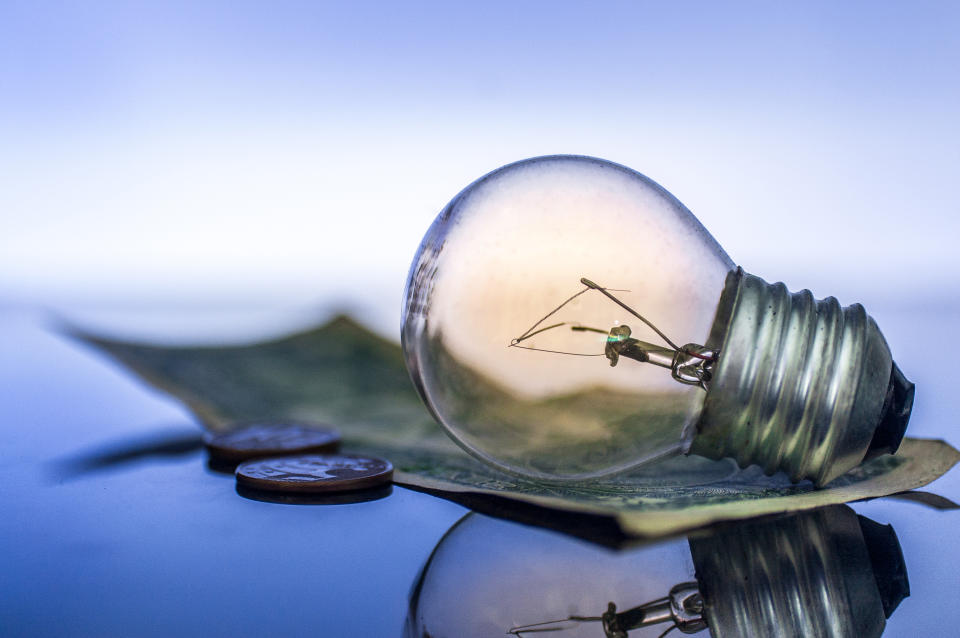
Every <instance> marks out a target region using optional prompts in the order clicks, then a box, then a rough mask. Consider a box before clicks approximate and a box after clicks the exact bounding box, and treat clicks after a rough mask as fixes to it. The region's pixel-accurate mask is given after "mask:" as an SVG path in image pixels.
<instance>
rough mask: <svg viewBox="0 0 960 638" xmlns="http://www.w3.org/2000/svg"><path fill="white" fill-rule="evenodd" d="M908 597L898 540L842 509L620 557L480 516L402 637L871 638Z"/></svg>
mask: <svg viewBox="0 0 960 638" xmlns="http://www.w3.org/2000/svg"><path fill="white" fill-rule="evenodd" d="M579 530H580V531H582V530H583V528H582V527H580V528H579ZM909 595H910V584H909V581H908V578H907V571H906V564H905V563H904V560H903V554H902V552H901V549H900V543H899V541H898V540H897V535H896V533H895V532H894V531H893V528H892V527H890V526H888V525H881V524H879V523H876V522H874V521H872V520H870V519H868V518H865V517H863V516H858V515H857V513H856V512H854V511H853V510H852V509H850V508H849V507H847V506H845V505H832V506H829V507H825V508H820V509H817V510H811V511H806V512H798V513H793V514H790V515H787V516H783V517H780V518H773V519H771V518H765V519H759V520H758V519H754V520H750V521H744V522H740V523H737V524H732V525H724V526H722V527H719V528H716V529H713V530H701V531H700V532H698V533H696V534H692V535H691V536H690V537H689V538H688V539H686V540H684V539H682V538H679V539H669V540H664V541H659V542H655V543H650V544H646V545H644V546H642V547H639V548H634V549H630V550H627V551H622V552H614V551H610V549H609V548H606V547H597V546H594V545H593V544H591V543H587V542H583V541H582V540H580V539H572V538H569V537H567V536H565V535H563V534H560V533H557V532H552V531H546V530H542V529H537V528H533V527H528V526H526V525H517V524H515V523H511V522H508V521H504V520H499V519H493V518H488V517H485V516H481V515H479V514H476V513H473V512H471V513H469V514H467V515H466V516H465V517H464V518H462V519H461V520H460V521H459V522H458V523H457V524H456V525H454V526H453V527H452V528H451V529H450V530H449V531H448V532H447V533H446V534H445V535H444V537H443V538H442V539H441V541H440V542H439V543H438V544H437V547H436V548H435V549H434V551H433V553H432V554H431V556H430V558H429V560H428V561H427V563H426V565H425V566H424V568H423V570H422V571H421V573H420V576H419V577H418V579H417V582H416V583H415V585H414V587H413V589H412V590H411V594H410V607H409V613H408V616H407V623H406V627H405V632H404V636H406V637H407V638H423V637H424V636H457V637H459V638H473V637H480V636H517V637H523V638H534V636H540V635H550V636H557V637H558V638H560V637H564V638H574V637H577V636H584V637H586V636H594V637H596V636H607V637H608V638H625V637H629V638H657V637H658V636H664V635H668V636H675V635H676V636H680V635H690V634H695V635H698V636H702V637H704V638H705V637H706V636H711V637H713V638H723V637H726V636H737V637H743V636H857V637H858V638H860V637H865V636H879V635H880V634H881V633H883V629H884V626H885V624H886V619H887V618H889V617H890V616H891V614H892V613H893V612H894V610H895V609H896V608H897V606H898V605H899V604H900V602H901V601H902V600H903V599H904V598H905V597H907V596H909ZM668 630H671V631H668ZM672 630H675V631H672Z"/></svg>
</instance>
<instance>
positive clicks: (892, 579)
mask: <svg viewBox="0 0 960 638" xmlns="http://www.w3.org/2000/svg"><path fill="white" fill-rule="evenodd" d="M857 519H858V520H859V522H860V531H861V532H862V533H863V540H864V542H865V544H866V547H867V554H869V555H870V564H871V566H872V567H873V577H874V578H875V579H876V582H877V589H878V590H879V592H880V602H881V604H882V605H883V615H884V617H886V618H889V617H890V614H892V613H893V610H894V609H896V608H897V605H899V604H900V602H901V601H903V599H904V598H907V597H908V596H909V595H910V581H909V580H907V565H906V563H905V562H904V560H903V551H902V550H901V549H900V542H899V541H898V540H897V534H896V532H894V531H893V527H892V526H891V525H881V524H880V523H877V522H875V521H871V520H870V519H869V518H865V517H863V516H858V517H857Z"/></svg>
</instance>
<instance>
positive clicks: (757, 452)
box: [690, 269, 913, 486]
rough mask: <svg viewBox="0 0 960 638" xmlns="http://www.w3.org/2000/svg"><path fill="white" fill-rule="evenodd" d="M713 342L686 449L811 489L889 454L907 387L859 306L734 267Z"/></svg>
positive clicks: (899, 431)
mask: <svg viewBox="0 0 960 638" xmlns="http://www.w3.org/2000/svg"><path fill="white" fill-rule="evenodd" d="M721 335H722V336H721ZM721 338H722V346H720V355H719V358H718V360H717V363H716V365H715V368H714V376H713V380H712V382H711V384H710V389H709V391H708V392H707V396H706V399H705V401H704V409H703V412H702V413H701V416H700V420H699V422H698V423H697V434H696V436H695V437H694V439H693V442H692V444H691V448H690V452H692V453H694V454H699V455H701V456H706V457H709V458H715V459H720V458H725V457H732V458H733V459H735V460H736V461H737V463H738V464H740V465H741V466H743V467H746V466H747V465H752V464H757V465H759V466H761V467H762V468H763V469H764V471H766V472H767V473H769V474H772V473H774V472H777V471H784V472H786V473H787V474H788V475H789V476H790V478H791V479H793V480H794V481H798V480H802V479H810V480H811V481H813V482H814V483H815V484H816V485H817V486H821V485H825V484H826V483H829V482H830V481H832V480H833V479H834V478H836V477H838V476H840V475H841V474H844V473H845V472H847V471H848V470H850V469H852V468H854V467H856V466H857V465H859V464H860V463H861V462H862V461H863V460H864V459H865V458H866V457H867V455H868V452H870V453H871V455H874V454H878V453H884V452H894V451H896V448H897V447H898V446H899V443H900V439H902V437H903V432H904V430H905V428H906V424H907V420H908V419H909V415H910V408H911V406H912V402H913V384H911V383H910V382H909V381H907V380H906V378H904V377H903V374H902V373H900V371H899V369H898V368H896V367H895V366H894V364H893V360H892V358H891V355H890V349H889V348H888V346H887V343H886V340H885V339H884V338H883V335H882V334H881V333H880V330H879V328H877V324H876V322H874V320H873V319H872V318H871V317H870V316H869V315H867V313H866V312H865V311H864V309H863V306H861V305H860V304H853V305H852V306H847V307H845V308H842V307H841V306H840V304H839V303H838V302H837V300H836V299H834V298H833V297H828V298H826V299H823V300H819V301H818V300H815V299H814V298H813V295H812V294H811V292H810V291H809V290H802V291H800V292H798V293H790V292H789V291H788V290H787V288H786V286H784V285H783V284H782V283H775V284H769V283H767V282H766V281H764V280H763V279H761V278H759V277H755V276H753V275H751V274H749V273H745V272H744V271H743V270H741V269H737V270H736V271H734V272H732V273H731V274H730V276H729V277H728V279H727V284H726V286H725V288H724V293H723V297H722V298H721V302H720V310H719V311H718V316H717V320H716V324H715V326H714V331H713V335H712V336H711V339H712V340H714V339H715V340H717V341H719V340H720V339H721ZM708 345H714V344H708Z"/></svg>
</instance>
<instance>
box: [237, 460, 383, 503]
mask: <svg viewBox="0 0 960 638" xmlns="http://www.w3.org/2000/svg"><path fill="white" fill-rule="evenodd" d="M392 480H393V465H391V464H390V462H389V461H385V460H383V459H378V458H373V457H366V456H356V455H352V454H350V455H348V454H309V455H301V456H283V457H277V458H271V459H257V460H254V461H247V462H246V463H241V464H240V466H239V467H237V484H238V485H242V486H244V487H248V488H252V489H255V490H263V491H272V492H277V491H282V492H301V493H310V494H319V493H328V492H345V491H352V490H365V489H370V488H374V487H380V486H382V485H386V484H389V483H390V482H391V481H392Z"/></svg>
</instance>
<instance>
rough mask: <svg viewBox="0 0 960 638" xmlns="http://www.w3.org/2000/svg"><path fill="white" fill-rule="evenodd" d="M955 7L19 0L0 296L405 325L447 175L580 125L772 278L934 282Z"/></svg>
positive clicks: (954, 222) (1, 8)
mask: <svg viewBox="0 0 960 638" xmlns="http://www.w3.org/2000/svg"><path fill="white" fill-rule="evenodd" d="M666 5H669V6H666ZM958 28H960V8H958V5H956V4H955V3H947V2H943V3H937V2H911V3H909V4H908V3H867V2H862V3H857V2H851V3H833V2H806V3H795V4H794V5H792V6H783V5H780V6H771V5H770V3H762V2H756V3H751V2H737V3H723V4H722V5H721V4H720V3H708V2H702V3H696V2H683V3H650V2H624V3H616V2H612V3H609V2H598V3H564V2H556V1H554V2H521V3H514V2H485V3H482V4H479V3H474V4H465V3H449V2H444V3H440V2H436V3H419V2H418V3H363V2H353V3H336V4H334V3H316V2H280V3H258V2H182V3H178V2H164V3H145V2H116V3H113V2H99V3H97V2H94V3H70V2H62V3H60V2H32V1H31V2H11V1H9V0H7V1H6V2H3V3H0V300H2V301H3V303H5V304H7V305H15V306H17V307H23V306H25V305H26V306H30V305H36V304H44V305H47V306H51V305H52V306H53V307H55V308H60V309H64V308H68V309H71V310H72V311H73V312H81V311H82V312H92V311H94V310H97V309H100V308H103V307H105V306H111V307H113V308H118V307H121V308H124V309H127V310H131V309H135V308H139V309H142V310H144V311H146V313H147V314H150V315H152V314H154V312H155V311H156V310H157V309H158V308H163V309H169V308H178V309H185V308H190V309H192V310H193V311H195V312H197V313H201V312H206V311H208V310H211V309H215V310H217V311H223V310H224V309H227V308H236V309H238V310H241V311H245V310H252V309H254V308H255V309H258V310H259V311H265V310H266V309H275V310H277V314H276V316H278V317H281V316H285V317H295V316H297V313H298V312H301V311H304V309H309V311H311V312H312V311H316V312H320V311H321V310H322V309H324V308H327V307H329V306H330V305H336V306H340V307H348V308H354V309H355V310H357V311H359V312H360V313H361V314H363V315H364V316H365V318H366V320H367V323H368V324H370V325H372V326H374V327H376V328H377V329H379V330H381V331H383V332H385V333H389V334H396V330H397V328H398V324H399V316H398V315H399V313H398V312H397V308H398V307H399V302H400V294H401V287H402V284H403V280H404V276H405V273H406V269H407V268H408V265H409V262H410V259H411V258H412V255H413V252H414V250H415V248H416V245H417V244H418V242H419V240H420V238H421V237H422V235H423V232H424V231H425V230H426V227H427V226H428V224H429V222H430V221H431V219H432V218H433V216H434V215H435V214H436V212H437V211H438V210H439V209H440V208H441V207H442V206H443V205H444V204H445V203H446V202H447V201H448V200H449V199H450V198H452V197H453V195H455V194H456V193H457V192H458V191H459V190H460V189H461V188H463V187H464V186H466V185H467V184H468V183H470V182H471V181H472V180H473V179H475V178H477V177H479V176H480V175H482V174H484V173H486V172H487V171H489V170H492V169H493V168H496V167H498V166H500V165H502V164H505V163H507V162H510V161H514V160H517V159H521V158H523V157H529V156H534V155H542V154H548V153H583V154H590V155H596V156H600V157H604V158H607V159H611V160H614V161H617V162H620V163H623V164H626V165H627V166H630V167H632V168H635V169H637V170H639V171H641V172H643V173H645V174H647V175H649V176H650V177H652V178H653V179H655V180H656V181H658V182H660V183H661V184H662V185H664V186H665V187H666V188H667V189H668V190H670V191H671V192H672V193H674V194H675V195H676V196H677V197H678V198H679V199H680V200H681V201H683V202H684V203H685V204H686V205H687V206H688V207H689V208H690V209H691V210H692V211H693V212H694V213H695V214H696V215H697V216H698V217H699V218H700V219H701V221H703V223H704V225H705V226H706V227H707V228H708V229H710V230H711V232H712V233H713V234H714V236H715V237H716V238H717V239H718V240H719V241H720V243H721V244H722V245H723V246H724V247H725V248H726V249H727V251H728V253H729V254H730V256H731V257H732V258H733V260H734V261H735V262H737V263H739V264H741V265H742V266H744V267H745V268H746V269H747V270H749V271H751V272H754V273H756V274H759V275H761V276H763V277H765V278H767V279H768V280H771V281H773V280H783V281H785V282H786V283H787V284H788V285H789V286H790V287H791V288H793V289H798V288H803V287H808V288H811V289H812V290H813V291H814V293H816V294H817V295H818V296H826V295H831V294H832V295H835V296H837V297H839V298H840V300H841V302H844V303H851V302H853V301H860V302H863V303H864V304H865V305H866V306H867V308H868V310H869V309H874V308H879V307H880V306H889V305H900V304H902V303H904V302H905V303H907V304H912V305H913V306H914V307H916V304H918V303H920V304H922V305H924V306H929V305H931V304H933V305H934V306H937V307H940V306H942V305H944V304H945V303H947V302H948V301H952V300H953V299H955V298H956V297H957V294H956V293H957V291H958V289H960V268H958V266H960V257H958V256H957V255H958V251H957V250H956V245H957V235H958V228H960V221H958V219H960V217H958V214H957V213H958V211H957V197H956V194H955V192H954V191H955V183H956V175H957V169H958V167H960V162H958V159H960V124H958V118H957V113H958V112H960V109H958V106H960V95H958V90H960V89H958V82H957V72H956V69H957V68H958V65H960V39H958V38H957V37H956V33H957V31H958ZM318 304H319V307H318ZM128 323H130V324H136V323H138V322H134V321H131V322H128ZM139 324H140V326H141V328H140V329H141V330H146V324H145V323H144V322H139ZM190 325H191V327H189V328H184V330H185V331H186V332H191V331H192V332H193V333H194V334H195V335H196V336H209V335H210V334H218V333H217V330H216V329H214V328H211V329H210V330H208V331H207V332H204V331H203V330H202V329H201V328H200V327H199V324H198V323H197V322H192V323H191V324H190ZM200 333H203V335H201V334H200ZM221 334H222V333H221Z"/></svg>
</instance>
